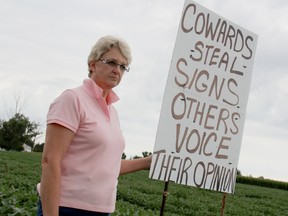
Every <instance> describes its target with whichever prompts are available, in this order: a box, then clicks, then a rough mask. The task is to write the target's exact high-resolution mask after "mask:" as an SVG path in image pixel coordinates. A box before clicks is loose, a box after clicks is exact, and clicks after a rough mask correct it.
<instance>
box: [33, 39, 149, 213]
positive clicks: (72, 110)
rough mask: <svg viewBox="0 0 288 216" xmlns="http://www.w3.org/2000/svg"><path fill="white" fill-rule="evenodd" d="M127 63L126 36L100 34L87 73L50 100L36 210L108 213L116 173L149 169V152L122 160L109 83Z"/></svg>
mask: <svg viewBox="0 0 288 216" xmlns="http://www.w3.org/2000/svg"><path fill="white" fill-rule="evenodd" d="M130 63H131V53H130V48H129V46H128V45H127V44H126V42H124V41H123V40H121V39H119V38H116V37H112V36H105V37H103V38H100V39H99V40H98V42H97V43H96V44H95V46H94V47H93V48H92V50H91V53H90V55H89V57H88V67H89V74H88V76H89V79H86V80H84V82H83V84H82V85H81V86H79V87H77V88H74V89H69V90H66V91H64V92H63V93H62V94H61V95H60V96H59V97H58V98H56V99H55V101H54V102H53V103H52V104H51V105H50V108H49V112H48V115H47V130H46V140H45V147H44V152H43V158H42V177H41V186H39V185H38V188H39V193H40V197H41V199H40V201H39V206H38V212H37V215H44V216H55V215H81V216H85V215H109V214H110V213H111V212H113V211H114V209H115V202H116V188H117V179H118V176H119V174H120V175H122V174H126V173H130V172H135V171H138V170H142V169H149V167H150V163H151V157H148V158H141V159H136V160H121V156H122V153H123V151H124V145H125V142H124V138H123V135H122V132H121V130H120V125H119V120H118V115H117V111H116V110H115V108H114V106H113V103H114V102H116V101H117V100H118V99H119V98H118V97H117V95H116V94H115V93H114V92H113V90H112V89H113V88H114V87H115V86H117V85H118V84H119V83H120V81H121V79H122V76H123V74H124V73H125V72H128V71H129V67H128V65H129V64H130Z"/></svg>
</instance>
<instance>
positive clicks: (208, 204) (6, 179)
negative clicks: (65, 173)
mask: <svg viewBox="0 0 288 216" xmlns="http://www.w3.org/2000/svg"><path fill="white" fill-rule="evenodd" d="M40 161H41V154H40V153H19V152H0V216H6V215H7V216H8V215H11V216H12V215H14V216H18V215H35V212H36V205H37V200H38V197H37V193H36V184H37V182H39V180H40V174H41V173H40V172H41V163H40ZM163 188H164V183H163V182H161V181H155V180H151V179H149V178H148V171H141V172H138V173H133V174H129V175H126V176H121V177H120V178H119V187H118V196H117V205H116V211H115V213H113V214H112V216H116V215H133V216H137V215H142V216H149V215H153V216H154V215H159V214H160V208H161V202H162V193H163ZM235 191H236V192H235V194H234V195H230V194H228V195H227V197H226V205H225V215H235V216H236V215H237V216H238V215H240V216H241V215H243V216H247V215H251V216H257V215H267V216H273V215H275V216H285V215H287V216H288V191H287V190H280V189H273V188H267V187H260V186H254V185H247V184H239V183H237V184H236V190H235ZM222 196H223V194H222V193H219V192H213V191H209V190H203V189H197V188H193V187H188V186H183V185H176V184H174V183H169V195H168V196H167V200H166V205H165V211H164V215H165V216H166V215H167V216H172V215H174V216H177V215H192V216H193V215H203V216H207V215H220V211H221V204H222Z"/></svg>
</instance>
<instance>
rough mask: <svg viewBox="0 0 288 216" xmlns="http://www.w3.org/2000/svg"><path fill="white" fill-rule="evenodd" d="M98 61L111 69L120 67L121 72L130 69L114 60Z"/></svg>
mask: <svg viewBox="0 0 288 216" xmlns="http://www.w3.org/2000/svg"><path fill="white" fill-rule="evenodd" d="M99 61H101V62H103V63H104V64H107V65H109V66H111V67H113V68H116V67H117V66H119V67H120V70H121V71H122V72H124V71H126V72H129V70H130V68H129V67H128V66H126V65H124V64H119V63H118V62H117V61H116V60H114V59H99Z"/></svg>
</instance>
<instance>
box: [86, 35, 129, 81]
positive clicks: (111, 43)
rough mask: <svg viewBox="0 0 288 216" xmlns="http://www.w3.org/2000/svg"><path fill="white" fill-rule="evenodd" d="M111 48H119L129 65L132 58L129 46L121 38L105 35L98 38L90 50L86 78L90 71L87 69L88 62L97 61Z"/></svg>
mask: <svg viewBox="0 0 288 216" xmlns="http://www.w3.org/2000/svg"><path fill="white" fill-rule="evenodd" d="M113 47H117V48H119V50H120V52H121V54H122V55H123V56H124V58H125V59H126V60H127V64H128V65H129V64H130V63H131V61H132V56H131V51H130V47H129V45H128V44H127V43H126V42H125V41H124V40H123V39H121V38H118V37H115V36H111V35H107V36H104V37H102V38H100V39H99V40H98V41H97V42H96V44H95V45H94V46H93V47H92V49H91V52H90V54H89V56H88V62H87V63H88V70H89V74H88V77H91V71H90V68H89V64H90V62H91V61H94V60H99V59H100V58H101V56H102V55H103V54H104V53H106V52H108V51H109V50H110V49H111V48H113Z"/></svg>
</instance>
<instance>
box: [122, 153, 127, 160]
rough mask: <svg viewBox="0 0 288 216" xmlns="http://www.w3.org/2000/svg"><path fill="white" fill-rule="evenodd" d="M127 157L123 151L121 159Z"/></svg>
mask: <svg viewBox="0 0 288 216" xmlns="http://www.w3.org/2000/svg"><path fill="white" fill-rule="evenodd" d="M126 157H127V155H126V154H125V152H123V153H122V159H123V160H125V159H126Z"/></svg>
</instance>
